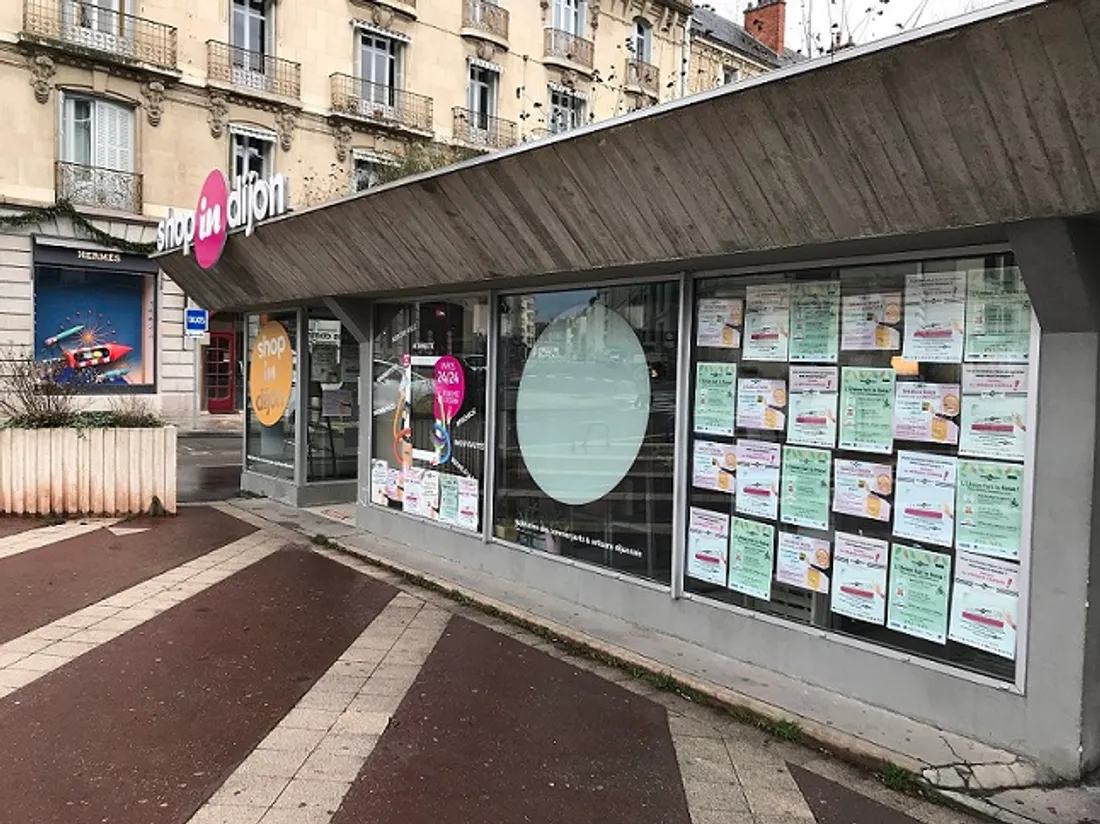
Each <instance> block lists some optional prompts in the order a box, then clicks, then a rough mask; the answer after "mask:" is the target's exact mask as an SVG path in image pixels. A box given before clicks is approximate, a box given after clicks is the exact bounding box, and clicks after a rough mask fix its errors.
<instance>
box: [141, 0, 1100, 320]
mask: <svg viewBox="0 0 1100 824" xmlns="http://www.w3.org/2000/svg"><path fill="white" fill-rule="evenodd" d="M1097 42H1100V0H1049V2H1041V1H1040V0H1014V2H1011V3H1009V4H1006V5H1003V6H998V7H995V8H994V9H987V10H985V11H983V12H975V13H973V14H970V15H968V16H966V17H965V18H962V19H961V20H958V21H955V22H954V23H952V24H950V25H939V26H934V27H929V28H927V29H924V30H921V31H917V32H907V33H904V34H902V35H899V36H897V37H895V38H893V39H892V40H891V41H890V42H887V43H876V44H870V45H868V46H859V47H856V48H852V49H845V50H843V51H842V52H838V53H836V54H833V55H827V56H824V57H821V58H818V59H816V60H810V61H806V62H804V63H799V64H796V65H793V66H788V67H786V68H783V69H778V70H776V71H772V72H767V73H765V74H764V75H762V76H761V77H759V78H753V79H751V80H747V81H743V82H741V83H738V84H736V85H733V86H725V87H721V88H718V89H715V90H712V91H708V92H703V93H701V94H698V95H693V96H691V97H687V98H682V99H679V100H676V101H672V102H669V103H665V104H661V105H659V106H654V107H651V108H648V109H644V110H642V111H639V112H635V113H632V114H629V115H624V116H622V117H620V118H616V119H614V120H611V121H606V122H604V123H600V124H595V125H591V126H586V127H583V128H581V129H577V130H576V131H574V132H570V133H567V134H565V135H560V136H557V137H553V138H549V139H546V140H542V141H538V142H535V143H530V144H525V145H523V146H519V147H514V148H512V149H508V150H506V151H503V152H499V153H496V154H491V155H487V156H484V157H481V158H476V159H474V160H470V161H466V162H464V163H461V164H458V165H456V166H452V167H449V168H447V169H442V170H438V171H435V172H432V173H428V174H423V175H417V176H414V177H412V178H409V179H406V180H403V181H398V182H397V183H392V184H388V185H386V186H381V187H378V188H376V189H370V190H367V191H366V192H363V193H361V194H359V195H355V196H351V197H348V198H344V199H342V200H338V201H334V202H332V203H328V204H324V205H322V206H318V207H312V208H309V209H305V210H302V211H299V212H295V213H292V214H290V215H287V216H284V217H280V218H276V219H274V220H271V221H269V222H267V223H265V224H264V225H262V226H260V227H258V228H257V229H256V231H255V233H254V234H253V235H252V236H251V237H247V238H246V237H243V236H241V234H239V233H236V234H233V235H231V236H230V238H229V239H228V242H227V243H226V247H225V251H224V253H223V255H222V258H221V260H220V261H219V262H218V263H217V264H216V265H215V266H214V267H212V268H211V269H209V270H203V269H201V268H199V267H198V265H197V264H196V263H195V260H194V258H193V257H185V256H183V255H181V254H180V253H178V252H176V253H171V254H169V255H167V256H161V257H160V258H159V262H160V263H161V266H162V268H163V269H164V270H165V272H166V273H167V274H168V275H169V276H170V277H172V278H173V280H175V281H176V283H178V284H179V285H180V286H181V287H182V288H183V289H184V290H185V291H186V292H187V293H188V294H189V295H190V296H191V297H192V298H194V299H195V300H197V301H198V302H199V303H201V304H203V305H204V306H206V307H207V308H208V309H212V310H220V309H245V308H258V307H265V306H274V305H278V304H281V303H294V302H299V301H305V300H310V299H314V298H318V297H321V296H337V295H371V294H375V295H377V294H381V293H390V294H392V293H394V292H398V291H406V290H422V291H428V290H435V291H443V290H447V289H472V288H478V289H483V288H489V287H491V286H493V285H494V284H496V285H500V284H509V283H510V284H515V283H520V282H538V283H551V282H555V281H558V282H560V281H562V280H565V279H567V278H572V277H574V276H575V275H576V274H577V273H586V274H585V276H586V277H590V278H595V277H604V276H606V275H607V274H623V275H626V274H637V273H643V272H649V273H654V272H659V271H663V272H669V271H677V269H676V268H674V267H680V268H686V267H688V266H690V267H691V268H704V264H714V265H721V266H733V265H741V266H744V265H748V264H749V263H751V264H752V265H757V264H758V262H759V260H760V256H761V255H765V256H766V255H771V256H772V259H773V260H774V259H778V260H781V261H783V262H785V263H788V264H789V261H791V260H794V259H800V258H799V257H798V256H799V255H801V254H804V253H805V252H804V250H806V249H811V250H813V249H817V250H819V251H820V250H821V249H838V248H844V244H848V245H852V244H855V245H856V246H858V247H859V248H861V249H864V250H866V249H867V248H868V247H869V245H873V244H874V243H879V242H881V241H882V240H883V239H894V241H895V246H894V248H895V249H896V248H897V246H896V239H898V238H903V239H905V240H904V244H905V248H909V249H911V248H915V247H914V246H913V243H914V242H915V241H913V238H914V237H925V238H927V237H931V236H938V235H937V233H941V234H942V233H945V232H947V233H955V234H956V235H957V234H958V233H960V232H964V233H965V232H974V231H986V229H985V228H983V227H997V226H1002V227H1003V226H1004V225H1005V224H1007V223H1010V222H1014V221H1022V220H1027V219H1031V218H1044V217H1061V216H1068V215H1094V214H1100V58H1098V50H1096V49H1095V48H1093V46H1094V44H1095V43H1097ZM1002 234H1004V233H1003V230H1002ZM956 239H957V237H956ZM940 248H942V247H940ZM754 256H755V257H754Z"/></svg>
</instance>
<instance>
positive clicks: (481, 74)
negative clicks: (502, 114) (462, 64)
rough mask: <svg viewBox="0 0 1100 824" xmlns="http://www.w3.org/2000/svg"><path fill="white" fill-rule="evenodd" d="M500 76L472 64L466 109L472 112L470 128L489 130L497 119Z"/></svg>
mask: <svg viewBox="0 0 1100 824" xmlns="http://www.w3.org/2000/svg"><path fill="white" fill-rule="evenodd" d="M499 85H500V75H499V74H498V73H497V72H495V71H493V70H492V69H490V68H486V67H485V66H479V65H475V64H473V63H471V64H470V80H469V85H468V87H467V92H466V107H467V108H468V109H469V110H470V128H471V129H482V130H487V129H488V128H489V122H490V120H491V119H492V118H493V117H496V112H497V89H498V87H499Z"/></svg>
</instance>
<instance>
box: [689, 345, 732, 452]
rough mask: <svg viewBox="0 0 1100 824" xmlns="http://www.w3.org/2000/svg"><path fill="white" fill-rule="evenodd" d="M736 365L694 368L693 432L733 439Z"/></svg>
mask: <svg viewBox="0 0 1100 824" xmlns="http://www.w3.org/2000/svg"><path fill="white" fill-rule="evenodd" d="M736 386H737V364H734V363H708V362H706V361H700V362H699V363H697V364H695V431H696V432H702V433H704V434H707V435H728V436H729V437H731V438H732V437H733V421H734V390H735V388H736Z"/></svg>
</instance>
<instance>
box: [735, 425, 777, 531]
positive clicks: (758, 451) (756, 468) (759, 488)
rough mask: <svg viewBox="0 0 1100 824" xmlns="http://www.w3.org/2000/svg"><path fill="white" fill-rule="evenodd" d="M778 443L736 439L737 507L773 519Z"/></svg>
mask: <svg viewBox="0 0 1100 824" xmlns="http://www.w3.org/2000/svg"><path fill="white" fill-rule="evenodd" d="M779 464H780V448H779V444H776V443H768V442H766V441H749V440H744V439H742V440H740V441H738V442H737V502H736V506H737V511H738V512H740V513H741V514H742V515H755V516H756V517H758V518H767V519H768V520H772V521H774V520H775V519H776V518H777V517H778V515H779Z"/></svg>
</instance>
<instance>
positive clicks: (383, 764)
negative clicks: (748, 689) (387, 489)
mask: <svg viewBox="0 0 1100 824" xmlns="http://www.w3.org/2000/svg"><path fill="white" fill-rule="evenodd" d="M690 820H691V819H690V817H689V815H688V810H687V802H686V800H685V798H684V791H683V786H682V784H681V779H680V771H679V768H678V766H677V761H676V753H675V751H674V750H673V747H672V738H671V736H670V734H669V731H668V723H667V720H666V714H665V710H664V708H663V707H661V706H659V705H657V704H655V703H653V702H651V701H648V700H646V699H645V698H642V697H641V696H637V695H634V694H633V693H630V692H627V691H626V690H624V689H622V688H621V687H618V686H616V685H614V684H611V683H609V682H607V681H604V680H603V679H601V678H598V677H597V676H595V675H593V674H591V673H588V672H584V671H582V670H578V669H576V668H574V667H571V666H569V665H568V664H567V663H565V662H563V661H559V660H557V659H555V658H551V657H550V656H548V655H546V654H545V653H542V652H539V651H538V650H534V649H531V648H530V647H528V646H525V645H524V644H521V643H519V642H518V641H515V640H513V639H511V638H507V637H505V636H503V635H500V634H499V633H496V632H493V631H492V630H489V629H486V628H485V627H482V626H479V625H477V624H474V623H472V622H470V621H466V620H464V619H460V618H456V619H453V620H452V621H451V622H450V624H449V625H448V628H447V631H446V632H445V634H444V635H443V637H442V638H441V639H440V641H439V643H438V644H437V645H436V647H435V650H434V651H433V652H432V654H431V655H430V656H429V657H428V660H427V662H426V663H425V665H424V667H423V668H422V669H421V671H420V674H419V675H418V677H417V679H416V681H415V683H414V684H413V685H412V687H411V689H410V690H409V692H408V693H407V694H406V696H405V700H404V701H403V702H402V703H401V706H400V707H399V708H398V710H397V713H396V714H395V716H394V719H393V721H392V722H391V724H390V726H389V728H388V729H387V730H386V732H385V733H384V734H383V735H382V737H381V739H380V740H379V742H378V744H377V745H376V746H375V748H374V751H373V752H372V753H371V755H370V757H369V758H368V759H367V762H366V763H365V764H364V766H363V769H362V770H361V771H360V773H359V776H358V778H357V779H356V781H355V783H354V784H353V785H352V787H351V789H350V791H349V792H348V794H347V796H346V797H345V798H344V802H343V804H342V805H341V807H340V809H339V810H338V811H337V813H336V817H335V818H334V819H333V824H362V822H368V821H369V822H371V824H479V823H480V822H484V824H499V822H525V823H526V824H563V822H600V824H618V822H623V823H624V824H625V823H626V822H629V823H630V824H639V822H644V823H645V824H690Z"/></svg>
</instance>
